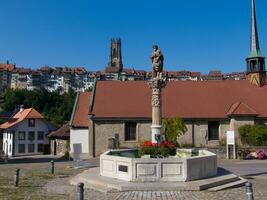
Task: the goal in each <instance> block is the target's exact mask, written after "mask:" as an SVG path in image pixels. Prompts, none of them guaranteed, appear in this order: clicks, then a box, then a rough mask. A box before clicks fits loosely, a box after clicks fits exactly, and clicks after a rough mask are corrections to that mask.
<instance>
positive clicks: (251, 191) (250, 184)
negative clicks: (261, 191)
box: [246, 182, 254, 200]
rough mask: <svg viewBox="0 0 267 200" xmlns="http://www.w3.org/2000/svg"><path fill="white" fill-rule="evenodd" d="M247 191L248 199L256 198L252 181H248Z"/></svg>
mask: <svg viewBox="0 0 267 200" xmlns="http://www.w3.org/2000/svg"><path fill="white" fill-rule="evenodd" d="M246 193H247V197H248V200H254V197H253V189H252V183H250V182H247V183H246Z"/></svg>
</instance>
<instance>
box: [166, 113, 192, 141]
mask: <svg viewBox="0 0 267 200" xmlns="http://www.w3.org/2000/svg"><path fill="white" fill-rule="evenodd" d="M162 124H163V129H164V134H165V139H166V140H167V141H169V142H172V143H175V144H177V143H178V142H177V139H178V137H179V136H181V135H183V134H184V133H185V132H186V131H187V128H186V126H185V124H184V122H183V121H182V120H181V119H180V118H178V117H176V118H170V119H163V122H162Z"/></svg>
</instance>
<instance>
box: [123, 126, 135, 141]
mask: <svg viewBox="0 0 267 200" xmlns="http://www.w3.org/2000/svg"><path fill="white" fill-rule="evenodd" d="M136 125H137V123H136V122H126V123H125V141H131V140H136Z"/></svg>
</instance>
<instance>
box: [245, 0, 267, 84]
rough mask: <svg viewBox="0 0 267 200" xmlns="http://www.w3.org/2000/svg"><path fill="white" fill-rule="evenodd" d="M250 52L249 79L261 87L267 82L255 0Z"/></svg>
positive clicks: (253, 1) (252, 5) (253, 3)
mask: <svg viewBox="0 0 267 200" xmlns="http://www.w3.org/2000/svg"><path fill="white" fill-rule="evenodd" d="M250 37H251V38H250V54H249V56H248V58H247V59H246V61H247V79H248V80H249V81H250V82H251V83H252V84H255V85H257V86H259V87H261V86H263V85H265V83H266V71H265V57H264V56H263V55H262V53H261V50H260V43H259V36H258V30H257V20H256V8H255V0H251V36H250Z"/></svg>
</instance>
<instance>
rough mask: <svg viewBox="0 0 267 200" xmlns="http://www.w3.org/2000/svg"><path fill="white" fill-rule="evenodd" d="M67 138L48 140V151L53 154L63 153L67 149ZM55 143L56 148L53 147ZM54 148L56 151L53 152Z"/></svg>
mask: <svg viewBox="0 0 267 200" xmlns="http://www.w3.org/2000/svg"><path fill="white" fill-rule="evenodd" d="M68 144H69V141H68V140H62V139H52V140H51V141H50V152H51V154H53V155H64V154H65V152H66V151H69V146H68V147H67V145H68ZM54 145H56V148H55V147H54ZM54 150H56V152H54Z"/></svg>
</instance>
